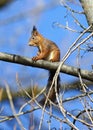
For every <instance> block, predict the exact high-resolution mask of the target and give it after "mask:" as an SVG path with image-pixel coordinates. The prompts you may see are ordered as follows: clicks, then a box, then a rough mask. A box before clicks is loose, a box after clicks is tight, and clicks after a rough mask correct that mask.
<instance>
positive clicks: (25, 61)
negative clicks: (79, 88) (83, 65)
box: [0, 52, 93, 81]
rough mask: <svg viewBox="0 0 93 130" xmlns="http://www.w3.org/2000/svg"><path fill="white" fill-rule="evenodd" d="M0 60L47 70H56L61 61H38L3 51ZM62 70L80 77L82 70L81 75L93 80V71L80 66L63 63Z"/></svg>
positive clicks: (0, 53)
mask: <svg viewBox="0 0 93 130" xmlns="http://www.w3.org/2000/svg"><path fill="white" fill-rule="evenodd" d="M0 60H2V61H6V62H11V63H17V64H21V65H25V66H32V67H38V68H43V69H46V70H56V69H57V68H58V66H59V64H60V63H59V62H55V63H54V62H53V63H52V62H48V61H44V60H39V61H37V62H33V61H32V59H30V58H27V57H23V56H19V55H15V54H8V53H2V52H0ZM60 72H62V73H66V74H69V75H72V76H76V77H78V72H80V74H81V77H82V78H84V79H86V80H89V81H93V72H92V71H88V70H82V69H80V68H76V67H73V66H68V65H63V66H62V67H61V70H60Z"/></svg>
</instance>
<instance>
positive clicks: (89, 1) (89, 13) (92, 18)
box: [80, 0, 93, 25]
mask: <svg viewBox="0 0 93 130" xmlns="http://www.w3.org/2000/svg"><path fill="white" fill-rule="evenodd" d="M80 2H81V4H82V7H83V9H84V12H85V16H86V19H87V22H88V24H89V25H91V24H93V0H80Z"/></svg>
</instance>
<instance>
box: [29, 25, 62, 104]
mask: <svg viewBox="0 0 93 130" xmlns="http://www.w3.org/2000/svg"><path fill="white" fill-rule="evenodd" d="M29 46H36V47H37V48H38V53H37V56H35V57H33V58H32V60H33V61H37V60H41V59H43V60H47V61H52V62H57V61H59V60H60V50H59V48H58V47H57V45H56V44H55V43H54V42H52V41H50V40H48V39H46V38H44V37H43V36H42V35H41V34H40V33H39V32H38V31H37V29H36V27H35V26H34V27H33V30H32V36H31V38H30V40H29ZM54 75H55V70H50V71H49V79H48V84H47V92H46V95H47V93H48V91H49V88H50V86H51V84H52V80H53V77H54ZM59 82H60V77H59V76H58V78H57V92H58V93H59V87H60V83H59ZM49 99H50V100H51V101H55V99H56V95H55V88H54V85H53V88H52V90H51V92H50V95H49ZM45 100H46V98H43V99H42V100H41V101H40V102H39V103H40V104H41V105H44V103H45Z"/></svg>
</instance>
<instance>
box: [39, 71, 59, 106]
mask: <svg viewBox="0 0 93 130" xmlns="http://www.w3.org/2000/svg"><path fill="white" fill-rule="evenodd" d="M54 75H55V71H49V78H48V84H47V86H46V96H47V95H48V93H49V97H48V98H49V99H50V100H51V101H52V102H54V101H55V100H56V93H55V84H53V86H52V89H51V91H49V89H50V87H51V85H52V81H53V77H54ZM59 88H60V76H59V75H58V78H57V93H58V94H59ZM45 100H46V97H44V98H43V99H42V100H41V101H40V102H39V103H40V104H41V105H44V103H45Z"/></svg>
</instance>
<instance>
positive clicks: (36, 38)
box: [29, 26, 43, 47]
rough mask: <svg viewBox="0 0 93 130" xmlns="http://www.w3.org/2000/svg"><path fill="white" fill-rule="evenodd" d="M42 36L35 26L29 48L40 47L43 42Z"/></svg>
mask: <svg viewBox="0 0 93 130" xmlns="http://www.w3.org/2000/svg"><path fill="white" fill-rule="evenodd" d="M42 38H43V37H42V35H41V34H40V33H39V32H38V31H37V28H36V26H33V29H32V33H31V38H30V40H29V46H37V47H38V46H39V44H40V42H41V40H42Z"/></svg>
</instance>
